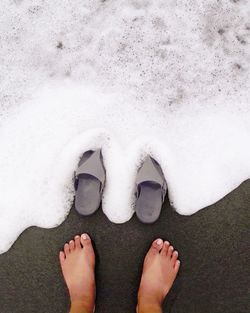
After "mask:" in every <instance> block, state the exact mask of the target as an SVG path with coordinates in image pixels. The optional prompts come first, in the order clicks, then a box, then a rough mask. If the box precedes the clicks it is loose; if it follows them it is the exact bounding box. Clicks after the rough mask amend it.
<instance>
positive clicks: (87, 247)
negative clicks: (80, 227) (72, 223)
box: [81, 234, 95, 258]
mask: <svg viewBox="0 0 250 313" xmlns="http://www.w3.org/2000/svg"><path fill="white" fill-rule="evenodd" d="M81 244H82V246H83V248H84V251H86V253H87V254H88V255H89V256H92V257H93V258H94V255H95V252H94V249H93V246H92V242H91V238H90V237H89V235H88V234H82V235H81Z"/></svg>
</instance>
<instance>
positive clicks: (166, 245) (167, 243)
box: [161, 241, 170, 255]
mask: <svg viewBox="0 0 250 313" xmlns="http://www.w3.org/2000/svg"><path fill="white" fill-rule="evenodd" d="M169 245H170V243H169V242H168V241H164V244H163V247H162V250H161V254H162V255H166V254H167V252H168V248H169Z"/></svg>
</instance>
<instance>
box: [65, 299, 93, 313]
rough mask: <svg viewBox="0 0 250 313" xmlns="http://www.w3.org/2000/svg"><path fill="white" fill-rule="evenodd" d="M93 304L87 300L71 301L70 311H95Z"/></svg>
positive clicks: (89, 312)
mask: <svg viewBox="0 0 250 313" xmlns="http://www.w3.org/2000/svg"><path fill="white" fill-rule="evenodd" d="M93 312H94V308H93V305H91V304H90V303H88V302H87V301H84V300H83V301H76V300H74V301H71V306H70V313H93Z"/></svg>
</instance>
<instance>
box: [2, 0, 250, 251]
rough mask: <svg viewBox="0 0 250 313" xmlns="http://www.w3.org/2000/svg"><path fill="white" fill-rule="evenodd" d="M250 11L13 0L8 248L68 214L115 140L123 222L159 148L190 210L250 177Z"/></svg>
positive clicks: (112, 193)
mask: <svg viewBox="0 0 250 313" xmlns="http://www.w3.org/2000/svg"><path fill="white" fill-rule="evenodd" d="M249 17H250V3H249V2H248V1H243V0H241V1H225V2H219V1H211V0H210V1H197V2H194V1H184V0H183V1H173V0H172V1H171V0H170V1H163V0H162V1H161V0H159V1H146V0H143V1H95V0H92V1H83V0H75V1H66V0H55V1H49V0H44V1H42V0H36V1H34V0H32V1H31V0H29V1H28V0H26V1H25V0H24V1H21V0H15V1H9V0H3V1H2V2H1V7H0V66H1V71H0V147H1V148H0V151H1V153H0V253H1V252H4V251H7V250H8V249H9V247H10V246H11V244H12V243H13V242H14V240H15V239H16V238H17V236H18V235H19V234H20V233H21V232H22V231H23V230H24V229H25V228H27V227H29V226H31V225H37V226H41V227H54V226H56V225H58V224H60V223H61V222H62V221H63V220H64V219H65V218H66V216H67V214H68V212H69V210H70V208H71V205H72V201H73V198H74V190H73V173H74V170H75V168H76V166H77V163H78V160H79V158H80V156H81V154H82V153H83V152H84V151H86V150H88V149H96V148H99V147H101V148H102V150H103V155H104V162H105V167H106V170H107V181H106V187H105V191H104V198H103V210H104V212H105V214H106V215H107V217H108V218H109V219H110V220H111V221H113V222H115V223H123V222H126V221H127V220H129V219H130V218H131V216H132V215H133V202H134V181H135V175H136V171H137V168H138V167H139V166H140V162H141V160H142V159H143V157H144V156H145V155H146V154H147V153H150V154H151V155H152V156H153V157H155V158H156V159H157V160H158V162H159V163H160V164H161V166H162V168H163V171H164V174H165V176H166V180H167V183H168V188H169V190H168V191H169V199H170V202H171V204H172V205H173V207H174V208H175V209H176V211H177V212H178V213H180V214H185V215H189V214H193V213H195V212H197V211H198V210H200V209H202V208H204V207H206V206H208V205H210V204H212V203H214V202H216V201H217V200H219V199H220V198H222V197H223V196H225V195H226V194H227V193H228V192H230V191H231V190H232V189H234V188H236V187H237V186H238V185H239V184H240V183H241V182H242V181H244V180H246V179H247V178H249V177H250V144H249V143H250V102H249V86H250V83H249V62H250V50H249V40H250V19H249ZM83 223H84V220H83Z"/></svg>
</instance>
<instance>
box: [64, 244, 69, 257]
mask: <svg viewBox="0 0 250 313" xmlns="http://www.w3.org/2000/svg"><path fill="white" fill-rule="evenodd" d="M64 253H65V255H66V256H67V255H68V254H69V244H68V243H65V245H64Z"/></svg>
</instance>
